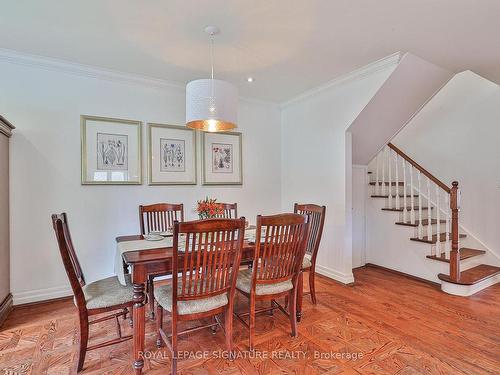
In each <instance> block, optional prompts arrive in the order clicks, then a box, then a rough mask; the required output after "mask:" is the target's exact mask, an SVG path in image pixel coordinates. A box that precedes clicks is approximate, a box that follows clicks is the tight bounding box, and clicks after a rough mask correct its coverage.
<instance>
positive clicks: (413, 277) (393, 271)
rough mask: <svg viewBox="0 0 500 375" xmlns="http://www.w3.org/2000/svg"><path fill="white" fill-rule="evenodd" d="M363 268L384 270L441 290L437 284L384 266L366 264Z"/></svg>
mask: <svg viewBox="0 0 500 375" xmlns="http://www.w3.org/2000/svg"><path fill="white" fill-rule="evenodd" d="M364 267H373V268H378V269H381V270H384V271H387V272H390V273H394V274H396V275H400V276H404V277H407V278H409V279H412V280H415V281H420V282H423V283H426V284H429V285H432V286H437V287H439V288H441V284H440V283H437V282H435V281H430V280H427V279H423V278H421V277H418V276H413V275H410V274H408V273H405V272H401V271H396V270H393V269H391V268H387V267H384V266H379V265H378V264H374V263H366V264H365V265H364ZM359 268H361V267H359Z"/></svg>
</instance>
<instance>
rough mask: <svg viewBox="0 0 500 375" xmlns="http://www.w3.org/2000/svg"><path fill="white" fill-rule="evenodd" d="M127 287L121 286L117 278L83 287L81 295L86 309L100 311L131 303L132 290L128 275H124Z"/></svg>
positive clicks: (113, 277) (109, 278) (98, 281)
mask: <svg viewBox="0 0 500 375" xmlns="http://www.w3.org/2000/svg"><path fill="white" fill-rule="evenodd" d="M126 280H127V285H122V284H120V282H119V281H118V277H116V276H112V277H108V278H107V279H102V280H97V281H94V282H93V283H90V284H87V285H85V286H83V288H82V289H83V294H84V296H85V301H86V304H87V309H101V308H104V307H111V306H116V305H121V304H124V303H127V302H131V301H132V300H133V297H134V289H133V287H132V284H131V283H130V275H126Z"/></svg>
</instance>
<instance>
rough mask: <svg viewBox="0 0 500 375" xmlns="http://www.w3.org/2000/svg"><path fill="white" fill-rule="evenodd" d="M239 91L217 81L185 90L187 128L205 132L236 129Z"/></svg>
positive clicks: (196, 83)
mask: <svg viewBox="0 0 500 375" xmlns="http://www.w3.org/2000/svg"><path fill="white" fill-rule="evenodd" d="M237 112H238V89H237V88H236V86H234V85H232V84H231V83H229V82H226V81H222V80H219V79H198V80H196V81H191V82H189V83H188V84H187V86H186V126H187V127H188V128H191V129H199V130H203V131H208V132H219V131H227V130H231V129H234V128H236V122H237V114H238V113H237Z"/></svg>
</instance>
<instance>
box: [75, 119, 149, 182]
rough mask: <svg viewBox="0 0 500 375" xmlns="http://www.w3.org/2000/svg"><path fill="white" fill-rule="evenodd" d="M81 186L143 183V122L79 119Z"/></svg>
mask: <svg viewBox="0 0 500 375" xmlns="http://www.w3.org/2000/svg"><path fill="white" fill-rule="evenodd" d="M80 134H81V180H82V181H81V183H82V185H141V184H142V122H141V121H135V120H124V119H118V118H108V117H99V116H88V115H82V116H80Z"/></svg>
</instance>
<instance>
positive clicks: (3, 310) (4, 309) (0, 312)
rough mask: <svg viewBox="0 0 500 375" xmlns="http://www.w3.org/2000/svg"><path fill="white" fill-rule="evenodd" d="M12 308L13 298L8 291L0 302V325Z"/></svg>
mask: <svg viewBox="0 0 500 375" xmlns="http://www.w3.org/2000/svg"><path fill="white" fill-rule="evenodd" d="M12 309H13V298H12V294H11V293H9V294H7V296H6V297H5V298H4V299H3V301H2V303H0V327H1V326H2V324H3V323H4V322H5V321H6V320H7V316H8V315H9V314H10V312H11V311H12Z"/></svg>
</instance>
